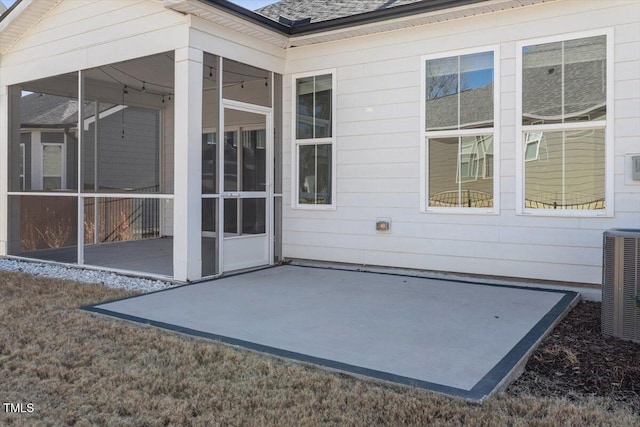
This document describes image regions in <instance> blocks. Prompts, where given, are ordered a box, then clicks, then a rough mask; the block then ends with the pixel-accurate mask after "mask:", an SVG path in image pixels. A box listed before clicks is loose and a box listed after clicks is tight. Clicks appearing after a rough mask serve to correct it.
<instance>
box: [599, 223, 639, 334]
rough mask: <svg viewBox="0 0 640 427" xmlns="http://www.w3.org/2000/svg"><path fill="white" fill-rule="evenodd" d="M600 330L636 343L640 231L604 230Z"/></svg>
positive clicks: (637, 332)
mask: <svg viewBox="0 0 640 427" xmlns="http://www.w3.org/2000/svg"><path fill="white" fill-rule="evenodd" d="M603 240H604V242H603V266H602V333H603V334H604V335H609V336H614V337H617V338H622V339H625V340H631V341H636V342H640V230H632V229H612V230H607V231H605V232H604V238H603Z"/></svg>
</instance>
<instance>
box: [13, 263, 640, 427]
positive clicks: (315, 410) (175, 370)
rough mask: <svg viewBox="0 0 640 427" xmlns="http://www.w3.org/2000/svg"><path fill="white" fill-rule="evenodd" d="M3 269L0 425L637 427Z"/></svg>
mask: <svg viewBox="0 0 640 427" xmlns="http://www.w3.org/2000/svg"><path fill="white" fill-rule="evenodd" d="M126 295H127V292H125V291H118V290H112V289H108V288H106V287H103V286H99V285H82V284H77V283H73V282H68V281H62V280H52V279H43V278H37V277H31V276H26V275H21V274H15V273H7V272H0V324H1V325H2V327H1V329H0V399H1V400H2V402H3V403H4V402H10V403H23V404H26V403H32V404H33V408H34V411H33V412H31V413H22V414H16V413H6V412H5V410H4V407H3V408H2V412H0V425H10V426H11V425H20V426H21V425H29V426H32V425H75V426H90V425H91V426H92V425H127V426H128V425H140V426H143V425H148V426H156V425H158V426H160V425H171V426H174V425H194V426H198V425H202V426H211V425H278V426H281V425H320V424H324V425H366V426H370V425H394V426H395V425H406V424H412V425H430V426H431V425H470V426H507V425H509V426H530V425H539V426H556V425H571V426H598V425H612V426H637V425H640V416H639V415H638V414H634V413H632V412H630V411H629V410H627V409H621V408H620V407H619V406H618V405H615V403H614V402H612V401H609V400H608V399H606V398H598V399H592V398H587V397H583V398H579V399H575V398H574V399H573V400H571V401H569V400H567V399H566V398H543V397H538V396H532V395H522V396H518V397H514V396H509V395H507V394H504V393H503V394H500V395H498V396H497V397H495V398H493V399H490V400H488V401H487V402H485V403H484V404H483V405H474V404H469V403H466V402H463V401H460V400H458V399H451V398H446V397H442V396H437V395H434V394H432V393H429V392H426V391H423V390H417V389H411V388H407V387H401V386H395V385H389V384H383V383H379V382H375V381H369V380H364V379H356V378H353V377H351V376H348V375H344V374H340V373H334V372H329V371H327V370H324V369H320V368H315V367H311V366H304V365H302V364H299V363H295V362H287V361H283V360H280V359H276V358H274V357H271V356H266V355H261V354H255V353H252V352H249V351H246V350H240V349H235V348H232V347H229V346H226V345H221V344H219V343H216V342H211V341H206V340H202V339H197V338H192V337H186V336H181V335H178V334H175V333H171V332H167V331H161V330H157V329H155V328H151V327H144V326H141V325H135V324H131V323H128V322H125V321H121V320H115V319H108V318H104V317H98V316H95V315H91V314H89V313H87V312H84V311H80V310H78V309H77V308H78V307H79V306H82V305H86V304H93V303H97V302H100V301H104V300H109V299H114V298H118V297H123V296H126Z"/></svg>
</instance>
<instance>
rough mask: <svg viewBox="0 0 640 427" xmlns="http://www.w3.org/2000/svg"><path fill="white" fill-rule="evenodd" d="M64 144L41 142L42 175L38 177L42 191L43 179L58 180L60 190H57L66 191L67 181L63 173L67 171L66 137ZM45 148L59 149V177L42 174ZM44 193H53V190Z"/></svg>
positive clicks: (65, 137)
mask: <svg viewBox="0 0 640 427" xmlns="http://www.w3.org/2000/svg"><path fill="white" fill-rule="evenodd" d="M64 140H65V142H64V143H59V142H41V145H42V151H41V156H42V163H41V164H42V174H41V176H40V179H41V184H42V189H43V190H44V179H45V178H60V188H59V189H58V190H66V189H67V179H66V175H67V174H66V173H65V171H66V170H67V147H66V145H67V144H66V142H67V136H66V135H65V136H64ZM46 146H55V147H60V157H61V159H60V169H61V171H60V175H45V174H44V148H45V147H46ZM46 191H55V190H46Z"/></svg>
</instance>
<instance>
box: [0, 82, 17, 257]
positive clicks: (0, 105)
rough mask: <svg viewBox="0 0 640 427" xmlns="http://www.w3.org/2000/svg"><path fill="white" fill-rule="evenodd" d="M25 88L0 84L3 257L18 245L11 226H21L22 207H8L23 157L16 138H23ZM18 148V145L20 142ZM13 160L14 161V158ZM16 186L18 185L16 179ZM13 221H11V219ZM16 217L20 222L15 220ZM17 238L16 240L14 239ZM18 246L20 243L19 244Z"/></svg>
mask: <svg viewBox="0 0 640 427" xmlns="http://www.w3.org/2000/svg"><path fill="white" fill-rule="evenodd" d="M21 95H22V89H21V87H20V86H2V87H0V129H2V131H1V132H0V171H1V172H0V173H1V174H2V176H0V256H4V255H7V254H8V253H9V251H10V250H11V249H15V248H14V246H15V245H16V244H18V245H19V243H20V242H19V234H20V233H19V232H18V233H16V232H15V231H14V232H11V230H9V225H10V223H11V226H12V227H18V229H19V227H20V222H19V218H20V210H19V206H18V207H17V206H16V205H15V204H13V206H12V209H11V210H10V209H9V196H8V194H7V193H8V192H9V182H10V180H13V181H16V182H17V180H18V178H17V177H18V174H17V173H14V172H15V168H17V167H18V164H19V161H20V158H19V153H17V152H16V149H15V146H16V145H18V144H16V143H15V141H19V140H20V97H21ZM11 141H14V149H13V150H12V154H13V157H14V159H10V158H9V152H10V150H9V144H10V143H11ZM18 147H19V145H18ZM12 160H14V161H12ZM13 184H14V188H18V185H17V184H16V183H15V182H14V183H13ZM12 217H13V219H14V221H9V218H12ZM15 220H17V221H15ZM14 239H18V241H17V243H16V242H15V241H12V240H14ZM18 248H19V246H18Z"/></svg>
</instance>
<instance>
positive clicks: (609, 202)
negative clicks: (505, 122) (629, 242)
mask: <svg viewBox="0 0 640 427" xmlns="http://www.w3.org/2000/svg"><path fill="white" fill-rule="evenodd" d="M596 36H606V38H607V42H606V47H607V56H606V73H607V78H606V85H607V98H606V102H607V116H606V119H605V120H599V121H592V122H586V121H577V122H569V123H554V124H544V125H542V124H538V125H536V124H532V125H527V126H523V124H522V113H523V111H522V101H523V96H522V83H523V82H522V66H523V56H522V48H523V47H525V46H533V45H539V44H546V43H556V42H561V41H570V40H576V39H582V38H588V37H596ZM614 46H615V45H614V41H613V29H612V28H605V29H600V30H593V31H584V32H577V33H567V34H559V35H554V36H550V37H543V38H536V39H528V40H523V41H519V42H517V43H516V214H517V215H533V216H556V217H613V214H614V209H613V206H614V194H615V192H614V126H613V119H614V117H615V114H614V62H613V61H614ZM594 128H596V129H604V130H605V140H604V143H605V209H598V210H595V209H593V210H586V209H532V208H525V189H524V185H525V179H524V172H525V158H524V156H525V149H524V144H525V141H524V133H525V132H553V131H555V132H559V131H573V130H581V129H594ZM539 150H540V147H539V146H538V155H539ZM537 158H539V157H537Z"/></svg>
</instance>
